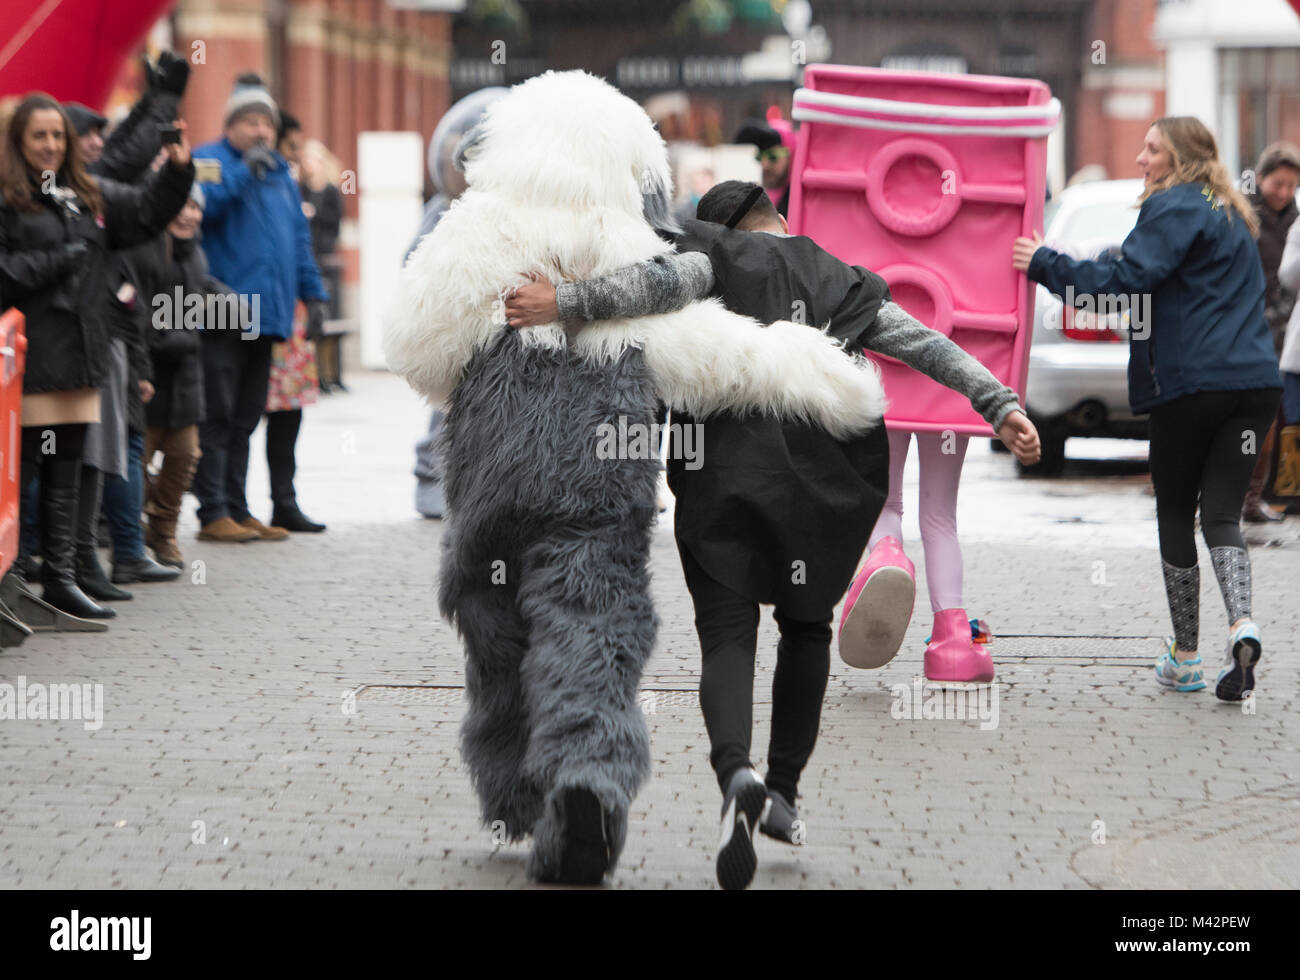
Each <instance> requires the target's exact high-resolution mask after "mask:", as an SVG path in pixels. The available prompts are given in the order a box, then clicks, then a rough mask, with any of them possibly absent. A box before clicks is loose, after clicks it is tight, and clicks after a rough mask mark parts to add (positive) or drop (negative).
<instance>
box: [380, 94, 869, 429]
mask: <svg viewBox="0 0 1300 980" xmlns="http://www.w3.org/2000/svg"><path fill="white" fill-rule="evenodd" d="M458 156H461V157H462V158H463V163H464V166H465V172H466V177H467V178H468V182H469V190H467V191H466V192H465V193H464V194H463V195H462V196H461V197H460V199H459V200H457V201H456V202H455V203H454V204H453V205H452V206H451V208H450V209H449V210H448V211H447V213H446V214H445V215H444V216H443V218H442V219H441V221H439V223H438V225H437V227H436V228H434V230H433V231H432V232H430V233H429V234H428V235H426V236H425V238H424V240H423V241H422V242H421V243H420V245H419V247H418V248H417V249H416V250H415V251H414V252H413V253H412V255H411V257H410V259H409V260H408V261H407V263H406V266H405V267H404V268H403V270H402V273H401V276H400V277H399V279H398V285H397V289H396V291H395V294H394V297H393V302H392V304H391V306H390V307H389V311H388V316H387V322H386V328H385V335H384V352H385V354H386V356H387V358H388V363H389V366H390V367H391V368H392V369H393V370H394V371H396V372H398V373H400V374H402V375H403V376H404V377H405V378H406V379H407V381H408V382H409V383H410V384H411V386H412V387H413V388H415V390H416V391H419V392H420V393H421V394H423V395H425V396H426V397H428V398H429V399H430V400H431V401H434V402H439V403H440V402H446V401H447V400H448V399H449V398H450V396H451V394H452V392H453V391H454V390H455V387H456V385H457V384H459V383H460V380H461V378H462V376H463V373H464V370H465V368H466V366H467V365H468V364H469V362H470V359H471V358H472V357H473V356H474V354H475V353H476V352H477V351H479V350H480V349H483V348H486V347H487V346H489V345H490V344H491V342H492V340H493V339H494V338H495V337H497V336H498V335H499V333H500V331H502V330H507V329H509V328H508V327H507V326H506V325H505V316H504V312H503V309H502V305H501V298H502V296H504V294H505V293H506V292H508V291H509V290H511V289H513V288H515V287H516V286H520V285H522V284H523V283H525V282H526V281H527V280H528V276H529V275H531V274H539V275H541V276H544V277H546V278H548V279H550V280H551V281H552V282H555V283H560V282H572V281H576V280H582V279H591V278H595V277H598V276H602V275H605V274H606V273H609V272H613V271H615V270H616V269H620V268H622V267H624V266H627V265H632V264H634V263H637V262H644V261H647V260H649V259H652V258H654V257H655V256H656V255H660V254H662V253H664V252H667V251H671V246H669V245H668V244H666V243H665V242H664V241H663V240H662V239H660V238H659V237H658V236H657V235H656V234H655V232H654V229H653V228H652V227H651V222H652V221H653V222H655V223H656V224H660V226H663V225H664V224H666V223H667V222H668V221H669V220H670V219H669V217H668V191H669V187H670V183H671V182H670V172H669V166H668V154H667V150H666V148H665V146H664V143H663V140H662V139H660V137H659V134H658V133H657V132H656V131H655V129H654V126H653V124H652V123H651V122H650V118H649V117H648V116H647V115H646V114H645V112H644V111H643V110H642V109H641V108H640V106H638V105H637V104H636V103H635V102H633V101H632V100H631V99H629V98H627V97H626V96H624V95H621V94H620V93H619V92H618V91H617V90H615V89H614V88H613V87H612V86H610V85H609V84H607V83H606V82H604V81H601V80H600V79H598V78H595V77H594V76H592V75H588V74H587V73H586V72H581V71H569V72H547V73H546V74H544V75H539V76H538V77H536V78H532V79H529V80H528V81H526V82H524V83H522V84H521V85H517V86H515V87H514V88H513V89H511V91H510V94H509V95H507V96H506V97H505V98H503V99H501V100H500V101H499V102H496V103H495V104H493V105H492V106H491V108H489V109H488V111H487V113H486V115H485V116H484V119H483V120H482V121H481V122H480V123H479V125H478V126H476V127H475V128H474V129H472V130H471V131H470V132H469V133H467V134H466V136H465V138H464V141H463V143H462V146H461V148H460V150H459V153H458ZM647 219H649V220H647ZM522 340H523V342H524V345H525V347H528V346H547V347H555V348H558V347H563V346H565V345H566V344H571V345H572V349H573V350H574V351H575V352H576V353H577V354H579V355H581V356H585V357H591V358H593V359H603V358H612V357H616V356H618V355H620V354H621V353H622V352H623V351H625V350H627V349H628V348H629V347H639V348H641V349H642V350H643V351H644V354H645V361H646V366H647V367H648V369H649V370H650V373H651V376H652V378H653V379H654V382H655V386H656V388H657V390H658V393H659V396H660V398H662V399H663V401H664V402H666V403H667V404H668V405H670V406H672V407H675V408H679V409H682V410H683V411H687V412H689V413H690V414H692V415H695V416H696V417H700V418H704V417H707V416H708V415H710V414H712V413H714V412H718V411H728V410H730V411H746V410H751V409H757V410H760V411H764V412H769V413H774V414H778V415H781V416H782V417H785V418H791V419H803V420H810V421H813V422H815V423H817V424H819V425H821V426H822V427H823V428H825V429H826V430H827V431H828V432H830V433H832V434H833V435H836V436H839V437H844V436H848V435H853V434H858V433H861V432H864V431H866V430H867V429H869V428H871V426H873V425H874V424H875V423H876V422H878V421H879V419H880V416H881V415H882V414H883V412H884V392H883V390H882V389H881V386H880V381H879V378H878V376H877V375H876V373H875V370H874V368H873V367H871V366H870V364H869V362H866V361H864V360H862V359H861V358H857V359H850V358H848V357H846V356H845V355H844V352H843V351H842V350H841V349H840V348H839V347H838V346H837V345H836V344H835V342H834V341H833V340H831V339H830V338H829V337H827V336H825V335H824V334H822V333H819V332H818V331H816V330H812V329H809V328H808V327H807V326H802V325H797V324H791V323H785V322H779V323H775V324H773V325H772V326H770V327H768V328H767V329H760V328H759V325H758V324H756V323H755V322H754V321H753V320H751V319H749V318H748V317H742V316H738V315H736V314H733V313H730V312H728V311H727V310H726V309H725V308H724V307H723V306H722V304H721V303H719V302H718V301H716V300H704V301H702V302H696V303H691V304H689V305H687V306H686V307H685V308H683V309H681V310H679V311H677V312H675V313H668V314H661V315H654V316H644V317H638V318H636V319H620V320H607V321H602V322H599V323H596V324H592V325H591V326H590V327H589V328H587V329H584V330H582V331H581V332H580V333H579V334H578V335H577V337H576V339H574V340H572V341H570V340H569V338H568V337H567V336H566V334H565V331H564V329H563V327H561V326H560V325H559V324H554V325H551V326H545V327H534V328H531V329H528V330H525V331H523V336H522Z"/></svg>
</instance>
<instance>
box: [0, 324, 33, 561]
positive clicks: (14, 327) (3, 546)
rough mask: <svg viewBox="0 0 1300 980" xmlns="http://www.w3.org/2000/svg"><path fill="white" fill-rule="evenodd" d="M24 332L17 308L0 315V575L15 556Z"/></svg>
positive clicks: (21, 433) (16, 552)
mask: <svg viewBox="0 0 1300 980" xmlns="http://www.w3.org/2000/svg"><path fill="white" fill-rule="evenodd" d="M26 354H27V335H26V333H25V332H24V331H23V315H22V314H21V313H19V312H18V311H17V310H7V311H6V312H5V313H3V314H0V575H3V574H4V573H5V572H7V571H9V566H10V565H12V564H13V563H14V559H15V558H17V557H18V534H19V526H18V474H19V471H20V469H21V468H22V451H23V446H22V438H23V430H22V412H23V364H24V362H25V360H26Z"/></svg>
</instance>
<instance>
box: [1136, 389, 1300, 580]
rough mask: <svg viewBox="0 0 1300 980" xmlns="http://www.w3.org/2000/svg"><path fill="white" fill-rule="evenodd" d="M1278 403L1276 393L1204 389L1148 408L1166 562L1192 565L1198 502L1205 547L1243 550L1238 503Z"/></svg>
mask: <svg viewBox="0 0 1300 980" xmlns="http://www.w3.org/2000/svg"><path fill="white" fill-rule="evenodd" d="M1281 397H1282V392H1281V390H1280V389H1277V388H1256V389H1252V390H1249V391H1203V392H1199V393H1197V394H1194V395H1185V396H1184V397H1182V398H1176V399H1174V400H1173V401H1171V402H1167V403H1165V404H1164V405H1157V406H1156V407H1155V408H1153V409H1152V410H1151V423H1150V436H1151V449H1150V459H1151V483H1152V485H1153V486H1154V487H1155V491H1156V518H1157V521H1158V523H1159V527H1160V556H1161V557H1162V558H1163V559H1164V560H1165V561H1167V562H1169V564H1171V565H1174V566H1176V567H1178V568H1191V567H1192V566H1193V565H1195V564H1196V534H1195V531H1194V526H1195V525H1194V521H1195V519H1196V507H1197V504H1198V503H1199V504H1200V508H1201V533H1202V534H1203V535H1204V537H1205V543H1206V545H1207V546H1208V547H1211V548H1222V547H1230V548H1243V549H1244V548H1245V547H1246V542H1245V540H1244V539H1243V538H1242V536H1241V523H1240V522H1241V504H1242V501H1244V500H1245V499H1246V489H1247V488H1248V487H1249V486H1250V474H1251V472H1252V471H1253V470H1254V468H1255V461H1256V460H1257V459H1258V458H1259V456H1258V454H1259V452H1260V451H1261V449H1262V448H1263V445H1264V438H1265V436H1267V435H1268V430H1269V426H1271V425H1272V424H1273V419H1274V417H1275V416H1276V415H1277V406H1278V402H1279V401H1280V400H1281Z"/></svg>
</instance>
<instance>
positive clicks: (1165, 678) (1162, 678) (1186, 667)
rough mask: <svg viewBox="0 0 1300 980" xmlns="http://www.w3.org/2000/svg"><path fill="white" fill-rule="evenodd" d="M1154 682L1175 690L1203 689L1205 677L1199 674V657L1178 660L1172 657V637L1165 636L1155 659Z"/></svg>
mask: <svg viewBox="0 0 1300 980" xmlns="http://www.w3.org/2000/svg"><path fill="white" fill-rule="evenodd" d="M1156 683H1158V684H1161V685H1163V686H1165V687H1172V688H1173V689H1174V690H1175V691H1203V690H1205V678H1204V677H1202V676H1201V658H1200V657H1197V658H1196V659H1195V660H1183V661H1178V660H1176V659H1174V638H1173V637H1172V636H1166V637H1165V647H1164V649H1163V650H1162V651H1161V652H1160V659H1159V660H1157V661H1156Z"/></svg>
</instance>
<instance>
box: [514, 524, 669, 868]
mask: <svg viewBox="0 0 1300 980" xmlns="http://www.w3.org/2000/svg"><path fill="white" fill-rule="evenodd" d="M629 536H632V538H633V540H637V541H638V543H639V544H640V547H637V548H635V549H629V547H628V543H629ZM648 545H649V538H648V536H647V535H646V534H645V532H644V531H641V532H640V533H639V534H638V533H637V531H636V529H634V528H629V527H626V526H624V527H619V526H612V527H610V528H608V529H606V530H604V531H603V532H599V533H597V532H594V531H593V530H591V529H585V530H582V531H570V532H563V533H557V534H556V535H554V536H553V537H552V539H551V540H548V541H546V542H544V543H542V544H539V545H538V546H536V547H535V548H533V549H531V550H530V552H529V554H528V555H527V556H526V558H525V569H524V574H523V583H522V585H521V586H520V604H521V607H522V608H523V610H524V614H525V616H526V618H527V620H528V622H529V623H530V624H531V627H532V628H531V631H530V651H529V655H528V657H527V658H526V659H525V661H524V663H523V667H522V672H521V673H522V677H523V687H524V692H525V701H526V704H527V707H528V717H529V720H530V723H531V726H532V732H531V737H530V739H529V746H528V755H527V759H526V760H525V763H524V773H525V775H526V777H528V778H529V779H530V780H535V781H536V782H537V783H540V784H541V785H542V786H545V787H547V788H548V795H547V801H546V809H545V812H544V813H543V815H542V818H541V820H540V821H539V822H538V824H537V825H536V826H535V827H534V829H533V839H534V843H533V854H532V858H531V861H530V863H529V872H530V873H531V874H532V875H533V876H534V877H537V878H541V879H549V878H552V877H554V876H555V874H556V873H557V871H558V868H559V862H560V858H561V853H562V850H563V845H564V828H565V813H564V807H563V799H564V795H565V791H566V790H567V789H568V788H570V787H585V788H587V789H588V790H590V791H591V792H592V793H593V794H594V795H595V796H596V797H597V798H598V799H599V800H600V803H601V807H602V809H603V810H604V811H605V813H606V815H607V820H608V826H607V833H608V842H609V848H610V866H611V867H612V866H613V864H614V863H615V862H616V861H617V860H618V856H619V853H620V852H621V851H622V848H623V843H624V841H625V840H626V839H627V820H628V809H629V807H630V806H631V803H632V800H633V799H634V798H635V797H636V794H637V791H638V790H639V789H640V788H641V784H642V783H643V782H644V781H645V779H646V777H647V776H648V775H649V774H650V736H649V732H648V730H647V728H646V723H645V717H644V715H643V714H642V712H641V708H640V704H639V703H638V700H637V687H638V685H639V683H640V680H641V673H642V671H643V670H644V668H645V664H646V661H647V660H648V659H649V657H650V653H651V650H652V649H653V647H654V639H655V628H656V619H655V613H654V608H653V606H652V605H651V602H650V597H649V596H650V581H649V573H648V572H647V570H646V559H647V557H648V554H647V552H648Z"/></svg>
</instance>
